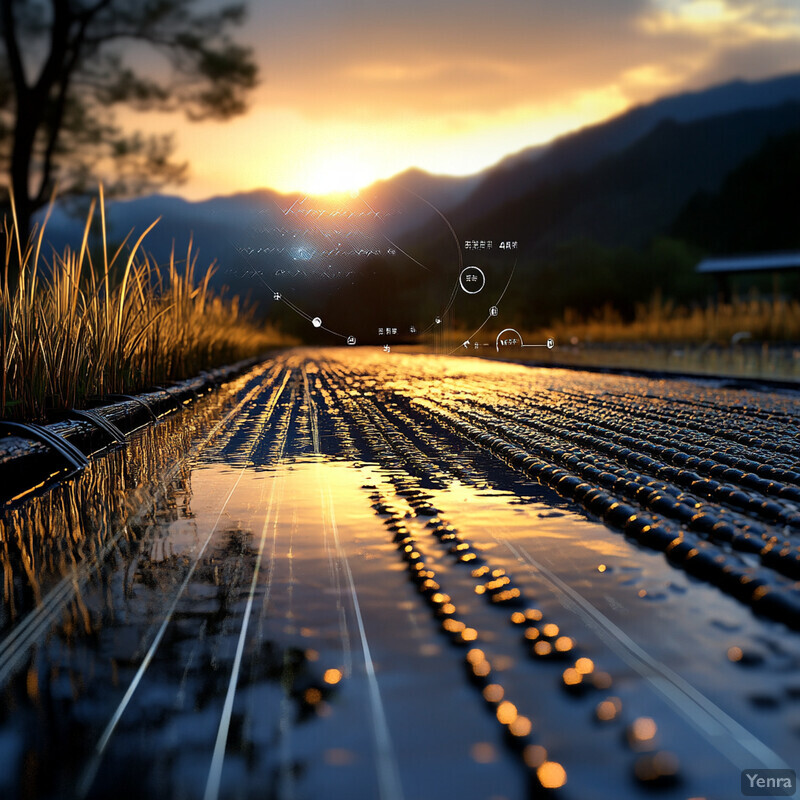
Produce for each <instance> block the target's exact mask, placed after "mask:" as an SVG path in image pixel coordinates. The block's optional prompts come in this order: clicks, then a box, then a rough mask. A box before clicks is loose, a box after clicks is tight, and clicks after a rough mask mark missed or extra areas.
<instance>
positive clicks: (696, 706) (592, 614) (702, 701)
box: [493, 536, 789, 769]
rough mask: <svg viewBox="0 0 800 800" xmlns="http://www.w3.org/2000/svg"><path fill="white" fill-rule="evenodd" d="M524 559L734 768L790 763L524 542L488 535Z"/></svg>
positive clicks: (523, 560)
mask: <svg viewBox="0 0 800 800" xmlns="http://www.w3.org/2000/svg"><path fill="white" fill-rule="evenodd" d="M493 538H494V539H495V540H496V541H497V542H500V543H502V544H504V545H505V546H506V547H507V548H508V549H509V550H510V551H511V553H513V554H514V556H515V557H516V558H517V559H518V560H519V561H520V562H523V563H527V564H528V566H529V567H531V568H532V569H533V570H534V571H536V572H537V573H538V574H539V575H540V576H541V577H542V578H544V579H545V580H546V581H547V582H548V583H550V585H551V586H553V587H555V588H556V589H557V590H558V591H560V592H561V593H562V594H564V595H566V596H567V598H569V600H571V601H572V610H573V611H574V612H575V613H576V614H578V615H579V616H580V617H581V618H582V619H583V621H584V622H585V623H586V624H587V625H588V626H589V627H590V628H591V629H592V630H594V631H595V632H596V633H598V634H599V635H600V637H601V639H602V641H603V642H604V643H605V644H607V645H608V646H609V647H610V648H611V649H612V650H613V651H614V652H615V653H617V655H618V656H619V657H620V658H622V659H623V660H624V661H625V662H626V663H627V664H628V665H629V666H630V667H632V668H633V669H634V670H636V672H638V673H639V675H641V676H642V678H644V679H645V680H646V681H647V682H648V683H649V684H650V685H651V686H652V687H653V688H654V689H656V691H657V692H658V693H659V694H661V695H662V697H664V699H665V700H667V702H668V703H669V704H670V705H671V706H672V707H673V708H674V709H675V710H677V711H678V712H679V713H680V714H681V715H682V716H683V717H684V718H685V719H687V720H688V721H689V722H690V723H691V724H692V725H693V726H694V727H695V728H696V729H697V730H698V731H699V732H700V733H701V734H703V735H704V736H705V738H706V739H707V740H708V741H709V743H710V744H712V745H713V746H714V748H715V749H716V750H717V751H719V752H720V753H721V754H722V755H723V756H725V758H727V759H728V760H729V761H730V762H731V763H732V764H733V765H734V766H736V767H738V768H739V769H746V768H748V767H753V766H754V764H753V759H755V760H756V761H758V763H759V764H761V765H762V766H764V767H766V768H769V769H789V767H788V766H787V764H786V763H785V762H784V761H783V759H782V758H781V757H780V756H779V755H778V754H777V753H775V752H774V751H773V750H772V749H771V748H770V747H768V746H767V745H766V744H764V742H762V741H761V740H760V739H758V738H757V737H756V736H755V735H754V734H752V733H751V732H750V731H748V730H747V729H746V728H744V727H743V726H742V725H740V724H739V723H738V722H737V721H736V720H735V719H733V718H732V717H730V716H729V715H728V714H726V713H725V712H724V711H723V710H722V709H721V708H720V707H719V706H718V705H716V704H715V703H714V702H713V701H712V700H710V699H709V698H708V697H706V696H705V695H704V694H702V693H701V692H700V691H698V690H697V689H695V687H694V686H692V685H691V684H690V683H689V682H688V681H686V680H685V679H684V678H682V677H681V676H680V675H678V674H677V673H676V672H674V671H673V670H671V669H670V668H669V667H667V666H665V665H664V664H662V663H661V662H659V661H658V660H657V659H655V658H654V657H653V656H651V655H650V654H649V653H648V652H646V651H645V650H644V649H643V648H642V647H641V646H640V645H638V644H637V643H636V642H634V641H633V639H631V638H630V636H628V634H626V633H625V632H624V631H623V630H622V629H620V628H619V627H618V626H617V625H615V624H614V623H613V622H612V621H611V620H610V619H609V618H608V617H606V616H605V614H603V613H602V612H601V611H600V610H598V609H597V608H595V606H594V605H593V604H592V603H590V602H589V601H588V600H587V599H586V598H585V597H584V596H583V595H581V594H580V593H579V592H577V591H576V590H575V589H573V588H572V587H571V586H570V585H569V584H568V583H566V582H565V581H564V580H562V579H561V578H559V577H558V575H556V574H554V573H553V572H551V571H550V570H549V569H547V567H544V566H543V565H542V564H541V563H540V562H538V561H537V560H536V559H535V558H534V557H533V556H532V555H531V554H530V553H529V552H528V551H527V550H526V549H525V548H524V547H522V546H515V545H513V544H511V542H509V541H508V540H506V539H504V538H502V537H497V536H494V537H493Z"/></svg>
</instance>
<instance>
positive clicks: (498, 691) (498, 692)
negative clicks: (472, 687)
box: [483, 683, 505, 703]
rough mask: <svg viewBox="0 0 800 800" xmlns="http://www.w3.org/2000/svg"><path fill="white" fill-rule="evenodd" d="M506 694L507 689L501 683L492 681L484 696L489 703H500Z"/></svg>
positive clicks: (484, 691)
mask: <svg viewBox="0 0 800 800" xmlns="http://www.w3.org/2000/svg"><path fill="white" fill-rule="evenodd" d="M504 695H505V691H504V689H503V687H502V686H501V685H500V684H499V683H490V684H489V685H488V686H487V687H486V688H485V689H484V690H483V697H484V699H485V700H486V701H487V702H489V703H499V702H500V701H501V700H502V699H503V696H504Z"/></svg>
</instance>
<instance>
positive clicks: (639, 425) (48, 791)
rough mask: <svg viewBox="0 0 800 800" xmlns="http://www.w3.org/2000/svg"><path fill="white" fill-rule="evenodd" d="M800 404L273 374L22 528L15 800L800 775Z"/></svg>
mask: <svg viewBox="0 0 800 800" xmlns="http://www.w3.org/2000/svg"><path fill="white" fill-rule="evenodd" d="M797 398H798V396H797V395H796V394H792V393H789V392H784V393H775V392H773V393H770V392H758V391H743V390H738V389H730V388H725V387H724V386H723V385H721V384H719V383H714V382H712V381H707V382H688V381H687V382H679V381H666V380H660V381H656V380H648V379H643V378H636V377H624V376H609V375H598V374H592V373H587V372H574V371H562V370H537V369H531V368H527V367H524V366H520V365H512V364H503V363H497V362H489V361H483V360H479V359H473V358H457V357H456V358H444V357H442V358H437V357H431V356H422V355H404V354H396V353H392V354H386V353H384V352H383V351H381V350H378V349H376V350H374V351H372V350H367V349H360V348H359V349H347V350H344V349H341V350H333V349H332V350H294V351H289V352H287V353H284V354H281V355H278V356H275V357H274V358H273V359H271V360H269V361H267V362H266V363H264V364H262V365H260V366H259V367H257V368H255V369H254V370H253V371H252V372H250V373H248V374H247V375H245V376H243V377H241V378H239V379H237V381H235V382H233V383H231V384H228V385H227V386H225V387H224V388H223V389H221V390H220V391H219V392H217V393H216V394H215V395H213V396H211V397H209V398H206V399H204V400H202V401H201V402H200V403H198V404H197V405H196V406H194V407H192V408H190V409H187V410H186V411H184V412H182V413H181V414H180V415H178V416H176V417H173V418H171V419H168V420H165V421H163V422H162V423H160V424H159V425H157V426H156V427H154V428H151V429H149V430H145V431H142V432H140V433H138V434H137V435H136V436H134V437H133V438H132V440H131V441H130V443H129V444H128V446H127V447H126V448H123V449H120V450H117V451H115V452H113V453H110V454H108V455H107V456H104V457H102V458H97V459H95V460H93V462H92V464H91V466H90V468H89V469H88V470H87V471H86V472H85V473H84V474H82V475H81V476H80V478H78V479H76V480H74V481H72V482H69V483H67V484H65V485H63V486H61V487H59V488H58V489H56V490H54V491H52V492H50V493H48V494H47V495H44V496H43V497H40V498H38V499H36V500H34V501H33V502H30V503H28V504H26V505H25V506H23V507H22V508H20V509H18V510H16V511H14V512H13V513H9V514H8V515H7V516H6V518H5V519H3V520H1V521H0V549H1V550H0V563H1V564H2V575H3V586H4V594H3V604H2V606H0V689H1V690H2V692H3V702H2V704H1V705H0V765H2V770H0V795H2V796H3V797H25V798H37V799H38V798H66V797H80V798H83V797H87V798H102V797H115V798H134V797H170V798H171V797H174V798H205V799H206V800H216V798H255V797H258V798H264V797H270V798H272V797H274V798H281V800H290V799H292V800H293V799H295V798H296V799H297V800H301V798H323V797H324V798H348V800H358V799H359V798H369V799H370V800H371V799H372V798H379V799H380V800H401V799H404V800H428V799H430V800H442V798H450V797H458V798H461V799H462V800H471V799H472V798H476V799H477V798H481V799H485V800H503V799H505V800H515V799H516V798H522V797H529V796H531V797H539V796H542V797H550V796H553V797H563V798H575V799H576V800H595V798H596V799H597V800H620V798H645V797H655V796H657V797H663V798H667V799H669V800H678V799H679V798H680V800H687V799H688V798H706V800H712V798H713V799H716V798H719V799H724V800H728V799H729V798H735V797H739V796H741V792H740V779H741V772H742V770H745V769H748V770H752V769H765V768H771V769H782V768H792V769H796V768H797V767H798V765H799V764H800V758H799V757H798V756H800V670H798V667H799V666H800V635H798V633H797V630H798V628H800V592H799V591H798V580H799V579H800V569H799V568H798V567H799V566H800V560H798V544H800V461H799V457H798V452H800V440H799V438H798V437H799V436H800V409H799V408H798V399H797Z"/></svg>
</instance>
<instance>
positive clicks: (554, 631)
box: [542, 622, 558, 639]
mask: <svg viewBox="0 0 800 800" xmlns="http://www.w3.org/2000/svg"><path fill="white" fill-rule="evenodd" d="M542 633H543V634H544V635H545V636H547V638H548V639H552V638H554V637H555V636H558V625H556V624H555V623H554V622H548V623H547V625H544V626H542Z"/></svg>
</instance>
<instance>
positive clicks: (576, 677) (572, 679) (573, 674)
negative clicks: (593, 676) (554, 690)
mask: <svg viewBox="0 0 800 800" xmlns="http://www.w3.org/2000/svg"><path fill="white" fill-rule="evenodd" d="M561 679H562V680H563V681H564V685H565V686H577V685H578V684H579V683H581V681H583V675H581V673H580V672H578V670H576V669H575V667H567V669H565V670H564V674H563V675H562V676H561Z"/></svg>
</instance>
